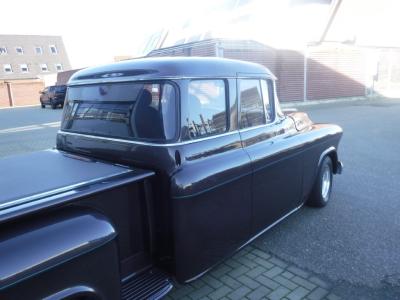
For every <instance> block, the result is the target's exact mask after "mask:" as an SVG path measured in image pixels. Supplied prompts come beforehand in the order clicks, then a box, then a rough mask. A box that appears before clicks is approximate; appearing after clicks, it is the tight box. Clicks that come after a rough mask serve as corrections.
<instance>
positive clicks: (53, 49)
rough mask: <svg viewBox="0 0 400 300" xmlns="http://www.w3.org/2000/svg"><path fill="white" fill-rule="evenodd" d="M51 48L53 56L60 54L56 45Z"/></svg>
mask: <svg viewBox="0 0 400 300" xmlns="http://www.w3.org/2000/svg"><path fill="white" fill-rule="evenodd" d="M49 48H50V52H51V54H57V53H58V51H57V47H56V45H50V46H49Z"/></svg>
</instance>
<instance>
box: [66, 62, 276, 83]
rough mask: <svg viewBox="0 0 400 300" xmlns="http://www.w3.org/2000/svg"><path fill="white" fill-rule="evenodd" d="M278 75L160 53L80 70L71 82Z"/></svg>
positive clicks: (259, 67) (255, 67)
mask: <svg viewBox="0 0 400 300" xmlns="http://www.w3.org/2000/svg"><path fill="white" fill-rule="evenodd" d="M260 75H261V76H262V77H268V78H271V79H275V76H274V75H273V74H272V73H271V72H270V71H269V70H268V69H267V68H265V67H264V66H262V65H259V64H255V63H250V62H245V61H240V60H233V59H226V58H216V57H157V58H154V57H152V58H140V59H132V60H126V61H121V62H117V63H112V64H108V65H103V66H98V67H91V68H87V69H83V70H80V71H78V72H76V73H75V74H73V75H72V77H71V78H70V80H69V85H75V84H85V83H95V82H108V81H110V82H114V81H128V80H152V79H166V78H170V79H177V78H213V77H218V78H220V77H251V76H260Z"/></svg>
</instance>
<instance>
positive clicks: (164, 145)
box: [58, 130, 238, 147]
mask: <svg viewBox="0 0 400 300" xmlns="http://www.w3.org/2000/svg"><path fill="white" fill-rule="evenodd" d="M237 133H238V130H234V131H228V132H225V133H222V134H216V135H212V136H207V137H204V138H199V139H194V140H187V141H178V142H173V143H152V142H144V141H132V140H124V139H119V138H110V137H105V136H98V135H91V134H83V133H76V132H68V131H63V130H59V131H58V134H60V135H71V136H79V137H84V138H90V139H97V140H104V141H111V142H118V143H127V144H135V145H142V146H154V147H173V146H181V145H187V144H192V143H197V142H201V141H205V140H211V139H215V138H218V137H223V136H229V135H233V134H237Z"/></svg>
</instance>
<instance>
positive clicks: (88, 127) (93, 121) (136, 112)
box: [61, 82, 177, 142]
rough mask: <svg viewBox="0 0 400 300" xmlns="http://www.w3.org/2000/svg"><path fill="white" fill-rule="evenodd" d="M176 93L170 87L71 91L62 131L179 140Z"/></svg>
mask: <svg viewBox="0 0 400 300" xmlns="http://www.w3.org/2000/svg"><path fill="white" fill-rule="evenodd" d="M176 127H177V122H176V92H175V88H174V86H173V85H172V84H169V83H158V82H157V83H156V82H154V83H148V82H147V83H137V82H131V83H113V84H96V85H86V86H76V87H69V88H68V92H67V101H66V107H65V110H64V117H63V122H62V125H61V128H62V130H64V131H71V132H76V133H83V134H91V135H99V136H106V137H113V138H123V139H133V140H137V139H140V140H148V141H155V142H162V141H167V140H172V139H174V138H175V136H176Z"/></svg>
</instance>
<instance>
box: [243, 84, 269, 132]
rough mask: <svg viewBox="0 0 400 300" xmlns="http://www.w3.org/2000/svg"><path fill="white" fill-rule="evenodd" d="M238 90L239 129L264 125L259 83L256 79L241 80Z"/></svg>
mask: <svg viewBox="0 0 400 300" xmlns="http://www.w3.org/2000/svg"><path fill="white" fill-rule="evenodd" d="M239 88H240V92H239V95H240V128H242V129H243V128H248V127H252V126H257V125H262V124H265V113H264V104H263V100H262V97H261V87H260V81H259V80H257V79H242V80H240V82H239Z"/></svg>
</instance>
